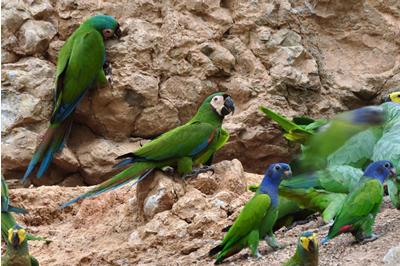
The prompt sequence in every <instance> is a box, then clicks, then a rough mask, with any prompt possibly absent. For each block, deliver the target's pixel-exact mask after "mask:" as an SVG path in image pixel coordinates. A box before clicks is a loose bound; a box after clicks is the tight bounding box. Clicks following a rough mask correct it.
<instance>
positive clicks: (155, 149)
mask: <svg viewBox="0 0 400 266" xmlns="http://www.w3.org/2000/svg"><path fill="white" fill-rule="evenodd" d="M234 111H235V105H234V102H233V100H232V99H231V96H230V95H229V94H226V93H224V92H219V93H215V94H213V95H211V96H209V97H208V98H207V99H206V100H205V101H204V102H203V104H202V105H201V106H200V108H199V110H198V111H197V113H196V115H195V116H194V117H193V118H192V120H190V121H189V122H187V123H186V124H185V125H183V126H180V127H177V128H175V129H172V130H171V131H168V132H166V133H164V134H162V135H161V136H159V137H158V138H156V139H154V140H152V141H150V142H148V143H146V144H145V145H143V146H142V147H140V148H139V149H137V150H136V151H134V152H130V153H127V154H124V155H121V156H119V157H117V159H125V160H124V161H122V162H120V163H118V164H116V165H115V166H114V167H118V166H122V165H126V164H131V163H133V164H134V165H132V166H131V167H129V168H127V169H126V170H124V171H122V172H121V173H119V174H117V175H116V176H114V177H112V178H111V179H109V180H107V181H105V182H103V183H102V184H100V185H99V186H97V187H95V188H93V189H91V190H90V191H88V192H86V193H84V194H82V195H80V196H78V197H76V198H75V199H73V200H71V201H69V202H67V203H66V204H64V205H62V206H61V207H60V208H59V209H62V208H64V207H66V206H68V205H70V204H71V203H73V202H75V201H77V200H80V199H84V198H88V197H92V196H94V195H97V194H100V193H102V192H106V191H109V190H112V189H115V188H117V187H119V186H122V185H124V184H126V183H129V182H131V181H132V180H135V179H137V178H139V179H138V181H137V182H139V181H140V180H142V179H143V178H145V177H146V176H147V175H148V174H149V173H150V172H151V171H152V170H153V169H154V168H163V167H166V166H171V167H177V170H178V172H179V173H183V174H185V175H187V174H189V173H190V172H192V165H194V164H197V163H198V160H203V161H208V160H209V159H210V158H211V156H212V154H213V152H214V151H215V150H217V149H216V147H217V146H219V145H220V144H221V141H220V139H221V138H224V136H223V135H222V137H221V131H222V128H221V126H222V121H223V120H224V117H225V116H226V115H228V114H230V113H231V112H232V114H233V113H234ZM228 137H229V134H228ZM223 143H225V142H223ZM210 150H211V151H212V153H210ZM203 161H201V162H203ZM206 170H207V169H200V172H202V171H206ZM137 182H135V183H134V184H133V185H135V184H136V183H137ZM133 185H132V186H133Z"/></svg>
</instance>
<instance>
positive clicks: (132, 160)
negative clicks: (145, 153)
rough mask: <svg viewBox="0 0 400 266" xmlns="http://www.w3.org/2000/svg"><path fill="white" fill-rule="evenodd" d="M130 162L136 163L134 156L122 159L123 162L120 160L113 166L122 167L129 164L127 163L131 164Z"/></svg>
mask: <svg viewBox="0 0 400 266" xmlns="http://www.w3.org/2000/svg"><path fill="white" fill-rule="evenodd" d="M130 163H134V158H131V159H127V160H125V161H122V162H120V163H117V164H116V165H114V166H113V167H112V168H116V167H120V166H123V165H127V164H130Z"/></svg>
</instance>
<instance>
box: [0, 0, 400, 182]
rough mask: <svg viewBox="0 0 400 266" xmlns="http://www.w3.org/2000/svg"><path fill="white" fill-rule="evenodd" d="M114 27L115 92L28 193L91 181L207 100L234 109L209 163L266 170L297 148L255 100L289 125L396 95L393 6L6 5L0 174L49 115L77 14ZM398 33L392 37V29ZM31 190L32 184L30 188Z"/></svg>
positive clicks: (105, 93)
mask: <svg viewBox="0 0 400 266" xmlns="http://www.w3.org/2000/svg"><path fill="white" fill-rule="evenodd" d="M97 14H107V15H110V16H112V17H114V18H115V19H117V21H119V23H120V24H121V28H122V29H123V37H122V38H121V39H120V40H110V41H107V42H106V46H107V61H110V62H112V66H113V76H114V88H113V89H111V88H110V87H99V88H94V89H91V90H90V91H89V92H88V93H87V96H86V97H85V98H84V99H83V100H82V102H81V103H80V104H79V105H78V108H77V112H76V115H75V120H74V126H73V128H72V132H71V135H70V138H69V139H68V141H67V145H66V147H65V148H64V150H63V151H62V153H61V154H60V155H57V156H56V158H55V159H54V160H53V163H52V164H51V166H50V168H49V171H48V172H47V173H46V175H45V176H44V177H42V178H41V179H37V178H36V177H34V174H32V175H31V181H32V182H33V183H34V184H35V185H42V184H48V185H50V184H60V183H61V182H63V183H62V184H64V185H68V184H69V185H77V184H81V185H83V184H89V185H92V184H96V183H99V182H101V181H103V180H105V179H107V178H109V177H110V176H111V175H112V174H113V173H115V172H113V169H112V168H111V166H112V165H113V164H114V163H115V161H114V158H115V157H116V156H118V155H121V154H123V153H126V152H129V151H132V150H134V149H136V148H138V147H140V145H141V143H144V142H145V140H146V139H151V138H154V137H156V136H158V135H160V134H162V133H163V132H166V131H168V130H170V129H172V128H174V127H176V126H179V125H182V124H184V123H186V122H187V121H188V120H189V119H190V118H191V117H193V115H194V114H195V113H196V110H197V108H198V106H199V105H200V104H201V103H202V102H203V100H204V99H205V98H206V97H207V96H208V95H210V94H212V93H214V92H218V91H226V92H228V93H229V94H231V96H232V98H233V100H234V101H235V104H236V110H237V111H236V113H235V115H234V116H229V117H227V118H226V120H225V121H224V125H223V127H224V128H226V129H227V130H228V131H229V133H230V135H231V137H230V140H229V141H228V143H227V144H226V145H225V146H224V147H223V148H222V149H221V150H220V151H218V153H217V154H216V156H215V161H216V162H218V161H221V160H223V159H233V158H237V159H239V160H240V161H241V162H242V164H243V166H244V169H245V170H246V171H248V172H253V173H264V171H265V170H266V168H267V166H268V165H269V164H271V163H274V162H278V161H288V160H289V159H290V157H291V155H292V154H293V153H294V152H295V151H297V150H298V147H297V146H296V145H293V144H290V143H288V141H287V140H285V139H284V138H283V137H282V129H281V128H280V127H279V126H277V124H275V123H274V122H271V121H270V120H269V119H268V118H266V116H265V115H264V114H263V113H261V112H260V111H259V110H258V107H259V106H260V105H263V106H265V107H267V108H270V109H272V110H274V111H276V112H278V113H280V114H284V115H285V116H287V117H289V118H291V117H293V116H297V115H307V116H311V117H313V118H320V117H329V116H331V115H333V114H335V113H337V112H342V111H345V110H348V109H354V108H357V107H360V106H363V105H366V104H378V103H380V102H381V100H382V99H381V98H382V95H383V94H384V93H386V92H387V91H391V90H394V89H399V86H400V85H399V84H400V83H399V81H400V75H399V62H400V58H399V57H400V38H399V37H398V34H399V30H398V29H399V28H400V22H399V17H400V3H399V2H398V1H394V0H393V1H389V2H387V1H386V2H379V1H373V0H357V1H352V2H349V1H345V0H331V1H329V0H325V1H288V0H279V1H278V0H276V1H272V0H270V1H229V0H223V1H216V0H202V1H195V0H186V1H151V0H140V1H118V0H117V1H110V2H106V1H104V2H103V1H80V0H76V1H63V0H61V1H50V0H36V1H30V2H27V1H18V0H12V1H3V2H2V23H1V24H2V25H1V30H2V57H1V63H2V74H1V82H2V115H1V117H2V155H1V160H2V172H3V174H4V175H5V176H6V178H7V177H10V176H11V177H13V178H22V176H23V174H24V172H25V171H26V169H27V165H28V163H29V161H30V159H31V158H32V154H33V152H34V150H35V148H36V146H37V145H38V143H39V142H40V140H41V138H42V137H43V135H44V132H45V131H46V128H47V126H48V121H49V118H50V116H51V112H52V109H53V106H54V105H53V104H54V103H53V101H54V100H53V99H54V77H55V72H56V60H57V56H58V52H59V50H60V49H61V46H62V45H63V43H64V41H65V40H66V39H67V38H68V37H69V36H70V35H71V34H72V33H73V31H74V30H75V29H76V28H77V27H78V26H79V25H80V24H81V23H82V21H84V20H85V19H87V18H89V17H91V16H93V15H97ZM396 29H397V30H396ZM27 185H29V182H28V183H27Z"/></svg>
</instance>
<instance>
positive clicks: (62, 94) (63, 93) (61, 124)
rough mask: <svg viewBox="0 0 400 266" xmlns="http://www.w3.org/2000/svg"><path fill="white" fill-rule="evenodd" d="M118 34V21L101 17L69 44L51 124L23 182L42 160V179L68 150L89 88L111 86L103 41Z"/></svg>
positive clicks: (62, 58)
mask: <svg viewBox="0 0 400 266" xmlns="http://www.w3.org/2000/svg"><path fill="white" fill-rule="evenodd" d="M114 35H115V36H117V37H118V38H119V37H121V35H122V33H121V30H120V28H119V24H118V22H117V21H116V20H115V19H113V18H112V17H109V16H105V15H97V16H94V17H91V18H89V19H87V20H85V21H84V22H83V23H82V25H81V26H80V27H79V28H78V29H77V30H76V31H75V32H74V33H73V34H72V35H71V36H70V37H69V38H68V39H67V40H66V41H65V43H64V45H63V47H62V48H61V51H60V54H59V56H58V61H57V75H56V81H55V97H54V101H55V107H54V111H53V114H52V117H51V119H50V125H49V127H48V129H47V132H46V134H45V135H44V137H43V140H42V142H41V143H40V145H39V147H38V148H37V149H36V151H35V153H34V155H33V158H32V160H31V162H30V163H29V166H28V170H27V171H26V173H25V176H24V178H23V180H22V183H24V182H25V180H26V178H27V177H28V176H29V174H30V172H31V171H32V170H33V168H34V167H35V165H36V164H37V163H38V162H39V161H40V160H41V159H42V163H41V165H40V168H39V171H38V173H37V177H41V176H42V175H43V173H45V172H46V171H47V168H48V167H49V165H50V162H51V160H52V159H53V157H54V155H55V153H60V152H61V150H62V149H63V148H64V145H65V142H66V141H67V138H68V135H69V132H70V130H71V126H72V121H73V116H74V112H75V107H76V106H77V105H78V104H79V102H80V101H81V100H82V98H83V96H85V94H86V92H87V91H88V89H89V87H90V86H92V85H95V84H103V85H105V84H107V82H108V78H107V77H106V75H105V73H104V71H103V64H104V63H105V59H106V50H105V46H104V43H103V41H104V39H106V38H111V37H113V36H114ZM110 78H111V77H110Z"/></svg>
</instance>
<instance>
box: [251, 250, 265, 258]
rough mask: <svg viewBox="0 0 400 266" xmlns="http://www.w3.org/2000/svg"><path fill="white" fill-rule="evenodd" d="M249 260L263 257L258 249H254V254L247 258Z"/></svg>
mask: <svg viewBox="0 0 400 266" xmlns="http://www.w3.org/2000/svg"><path fill="white" fill-rule="evenodd" d="M248 259H249V260H259V259H262V260H263V259H265V257H264V256H263V255H261V254H260V253H259V252H258V250H257V251H256V254H254V255H253V256H251V257H249V258H248Z"/></svg>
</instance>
